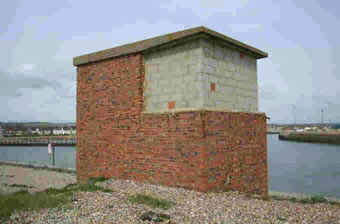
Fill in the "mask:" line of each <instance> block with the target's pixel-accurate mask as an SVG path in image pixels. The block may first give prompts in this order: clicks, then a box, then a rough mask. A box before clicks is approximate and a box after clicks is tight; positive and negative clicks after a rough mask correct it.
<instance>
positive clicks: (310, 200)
mask: <svg viewBox="0 0 340 224" xmlns="http://www.w3.org/2000/svg"><path fill="white" fill-rule="evenodd" d="M300 202H301V203H303V204H315V203H326V202H328V201H327V199H325V198H324V197H323V196H320V195H316V196H313V197H311V198H304V199H301V200H300Z"/></svg>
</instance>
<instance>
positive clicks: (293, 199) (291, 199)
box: [288, 197, 298, 202]
mask: <svg viewBox="0 0 340 224" xmlns="http://www.w3.org/2000/svg"><path fill="white" fill-rule="evenodd" d="M288 200H289V201H290V202H297V200H298V199H297V198H296V197H290V198H289V199H288Z"/></svg>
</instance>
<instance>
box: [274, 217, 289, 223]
mask: <svg viewBox="0 0 340 224" xmlns="http://www.w3.org/2000/svg"><path fill="white" fill-rule="evenodd" d="M276 219H277V220H279V221H282V222H285V221H287V219H286V218H284V217H281V216H277V217H276Z"/></svg>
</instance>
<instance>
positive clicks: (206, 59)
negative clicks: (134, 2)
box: [199, 38, 258, 112]
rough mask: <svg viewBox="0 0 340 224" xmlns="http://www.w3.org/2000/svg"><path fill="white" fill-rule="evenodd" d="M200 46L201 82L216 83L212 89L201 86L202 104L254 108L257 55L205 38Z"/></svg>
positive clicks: (232, 109) (227, 107) (228, 107)
mask: <svg viewBox="0 0 340 224" xmlns="http://www.w3.org/2000/svg"><path fill="white" fill-rule="evenodd" d="M200 46H201V47H202V50H203V53H202V57H201V61H200V63H201V70H200V72H199V75H200V76H202V77H204V78H202V81H201V82H202V84H201V85H202V86H210V85H211V83H213V84H214V85H215V91H209V89H203V90H202V95H203V106H204V108H216V109H227V110H231V111H247V112H257V111H258V90H257V66H256V59H255V58H254V57H252V56H250V55H248V54H244V53H242V52H240V51H239V50H235V49H232V48H230V47H226V46H223V45H221V44H220V43H219V42H218V41H214V40H211V39H208V38H206V39H202V40H201V42H200Z"/></svg>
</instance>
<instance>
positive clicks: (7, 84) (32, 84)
mask: <svg viewBox="0 0 340 224" xmlns="http://www.w3.org/2000/svg"><path fill="white" fill-rule="evenodd" d="M21 77H22V78H20V75H15V76H12V75H9V74H8V73H7V72H4V71H0V83H1V88H0V95H1V96H11V97H19V96H21V92H20V90H21V89H44V88H49V87H50V88H53V89H57V88H60V87H61V86H62V85H61V84H60V83H58V82H53V81H49V80H45V79H42V78H39V77H25V76H21Z"/></svg>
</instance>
